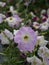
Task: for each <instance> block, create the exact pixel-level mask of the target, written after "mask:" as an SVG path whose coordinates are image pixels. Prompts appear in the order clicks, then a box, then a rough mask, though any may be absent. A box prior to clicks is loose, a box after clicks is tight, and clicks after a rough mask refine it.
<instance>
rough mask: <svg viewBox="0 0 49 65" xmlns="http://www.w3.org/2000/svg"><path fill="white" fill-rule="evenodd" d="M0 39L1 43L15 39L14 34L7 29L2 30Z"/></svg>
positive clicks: (7, 42)
mask: <svg viewBox="0 0 49 65" xmlns="http://www.w3.org/2000/svg"><path fill="white" fill-rule="evenodd" d="M0 40H1V44H3V45H4V44H9V43H10V40H13V34H12V33H11V32H10V31H9V30H7V29H5V30H4V31H1V33H0Z"/></svg>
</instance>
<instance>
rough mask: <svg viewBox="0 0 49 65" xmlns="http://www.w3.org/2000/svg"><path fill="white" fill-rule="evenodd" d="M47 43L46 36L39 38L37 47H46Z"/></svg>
mask: <svg viewBox="0 0 49 65" xmlns="http://www.w3.org/2000/svg"><path fill="white" fill-rule="evenodd" d="M47 43H48V41H47V40H45V39H44V36H37V45H39V46H46V45H47Z"/></svg>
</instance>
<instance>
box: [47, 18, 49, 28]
mask: <svg viewBox="0 0 49 65" xmlns="http://www.w3.org/2000/svg"><path fill="white" fill-rule="evenodd" d="M47 22H48V27H49V18H47Z"/></svg>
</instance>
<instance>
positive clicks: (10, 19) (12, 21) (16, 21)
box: [5, 15, 22, 27]
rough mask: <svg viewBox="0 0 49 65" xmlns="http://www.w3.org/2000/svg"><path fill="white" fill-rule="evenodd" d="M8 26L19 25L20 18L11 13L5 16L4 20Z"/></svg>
mask: <svg viewBox="0 0 49 65" xmlns="http://www.w3.org/2000/svg"><path fill="white" fill-rule="evenodd" d="M5 21H6V22H7V23H8V25H9V26H10V27H14V26H19V23H20V22H21V21H22V19H21V18H20V17H19V16H18V15H13V16H11V17H8V18H6V20H5Z"/></svg>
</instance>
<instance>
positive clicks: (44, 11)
mask: <svg viewBox="0 0 49 65" xmlns="http://www.w3.org/2000/svg"><path fill="white" fill-rule="evenodd" d="M43 13H46V10H45V9H43V10H42V11H41V17H43Z"/></svg>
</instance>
